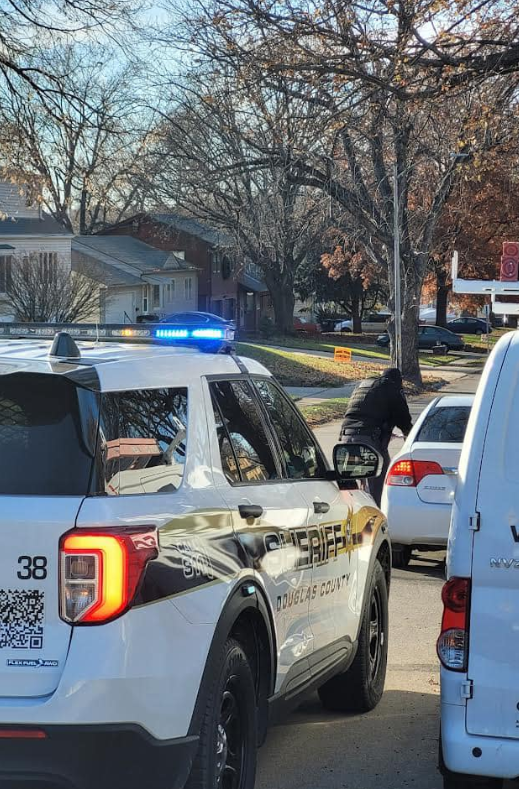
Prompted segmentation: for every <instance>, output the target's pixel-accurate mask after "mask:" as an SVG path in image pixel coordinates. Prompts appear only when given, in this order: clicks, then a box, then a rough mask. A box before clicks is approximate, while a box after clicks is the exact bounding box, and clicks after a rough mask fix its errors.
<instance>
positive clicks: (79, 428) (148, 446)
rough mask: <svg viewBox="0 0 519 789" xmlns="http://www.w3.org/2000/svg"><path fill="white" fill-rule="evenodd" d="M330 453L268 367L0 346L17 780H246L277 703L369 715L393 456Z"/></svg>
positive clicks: (9, 770)
mask: <svg viewBox="0 0 519 789" xmlns="http://www.w3.org/2000/svg"><path fill="white" fill-rule="evenodd" d="M54 329H55V327H51V328H50V329H49V328H47V330H45V329H44V328H43V329H42V328H41V327H37V328H36V329H35V330H34V331H35V332H36V333H37V334H41V335H43V336H45V335H46V334H48V333H49V331H51V330H52V331H53V330H54ZM90 330H91V331H94V332H98V331H99V328H97V327H94V329H89V331H90ZM101 331H102V332H104V334H103V337H104V339H108V335H109V334H111V333H112V334H113V335H114V336H119V337H121V336H122V337H128V338H130V339H131V337H132V334H135V336H136V337H138V338H140V339H142V338H143V337H145V336H146V333H148V334H150V333H154V334H155V336H159V337H160V338H161V339H163V340H164V341H165V342H166V343H168V342H170V343H171V342H173V343H175V342H176V341H177V340H179V341H183V340H185V339H186V338H187V337H188V335H189V336H194V337H196V336H197V335H196V330H195V329H193V328H192V327H190V328H189V329H186V330H185V331H183V333H180V334H179V329H178V327H174V328H171V329H168V327H164V326H162V325H161V326H160V327H157V326H154V327H152V328H150V327H146V326H144V325H139V328H138V329H135V331H134V330H133V329H128V328H123V329H119V330H118V335H117V332H115V333H114V332H112V330H111V329H107V328H103V329H102V330H101ZM218 331H220V330H218ZM0 332H1V333H3V334H4V336H5V335H8V336H18V335H17V329H16V327H14V328H13V326H12V324H10V325H9V328H5V327H4V328H0ZM20 332H22V330H20ZM23 332H27V329H23ZM159 332H161V334H159ZM204 332H205V333H202V334H199V335H198V336H199V337H213V335H211V334H207V331H206V330H204ZM215 332H216V330H215ZM74 333H75V335H76V338H78V337H79V338H80V337H81V336H82V331H81V328H80V327H75V328H74ZM85 336H88V332H87V330H86V329H85ZM214 337H216V333H215V334H214ZM335 455H336V468H337V470H336V471H330V470H329V468H328V466H327V463H326V461H325V459H324V456H323V454H322V451H321V449H320V447H319V446H318V444H317V442H316V441H315V438H314V437H313V435H312V433H311V432H310V430H309V429H308V428H307V426H306V424H305V423H304V421H303V419H302V418H301V416H300V414H299V412H298V411H297V410H296V408H295V407H294V406H293V404H292V402H291V401H290V399H289V398H288V397H287V396H286V395H285V393H284V392H283V390H282V389H281V388H280V387H279V386H278V385H277V383H276V382H275V381H274V380H273V378H272V377H271V375H270V374H269V373H268V371H267V370H266V369H264V368H263V367H262V366H261V365H259V364H257V363H256V362H254V361H251V360H248V359H243V360H241V359H239V358H237V357H236V356H234V355H233V354H216V353H200V352H199V351H197V350H193V349H189V348H181V347H173V348H172V347H159V346H156V345H153V346H149V345H136V344H123V343H118V344H116V345H109V344H99V343H92V342H90V343H87V344H81V343H80V349H78V346H76V344H75V343H74V342H73V341H72V340H71V338H70V336H69V335H67V334H61V335H60V336H58V338H57V340H56V342H55V343H54V345H53V348H52V349H51V353H50V355H49V346H48V344H46V343H44V342H42V341H41V340H38V339H36V340H25V341H23V342H21V343H20V342H13V341H12V340H9V342H2V341H1V339H0V530H1V534H2V551H1V554H0V580H1V587H2V588H1V589H0V650H1V656H2V660H1V662H0V781H2V780H6V781H7V782H8V785H9V786H11V785H16V783H15V782H16V781H17V780H18V779H20V780H21V779H24V780H28V779H30V780H33V781H37V780H47V781H50V782H52V783H53V784H54V783H55V784H59V785H60V786H65V787H74V788H75V789H114V787H117V786H120V787H124V788H125V789H142V788H143V787H150V789H181V787H184V786H186V787H188V788H189V789H230V788H231V787H232V789H252V787H253V786H254V776H255V765H256V746H257V744H258V743H261V742H262V741H263V739H264V737H265V733H266V728H267V723H268V721H269V719H270V718H271V717H272V716H273V715H274V714H275V713H276V712H277V711H278V710H279V709H280V708H282V707H283V706H285V705H287V704H294V703H296V702H297V701H298V700H299V699H300V698H301V696H302V695H303V694H304V693H307V692H308V691H309V690H311V689H313V688H319V692H320V696H321V699H322V701H323V703H324V705H325V706H326V707H328V708H330V709H334V710H350V709H356V710H369V709H372V708H373V707H374V706H375V705H376V704H377V703H378V701H379V699H380V697H381V695H382V691H383V686H384V679H385V672H386V659H387V628H388V620H387V594H388V588H389V580H390V565H391V551H390V544H389V538H388V534H387V527H386V523H385V519H384V516H383V515H382V514H381V513H380V511H379V510H378V509H377V508H376V507H375V506H374V503H373V500H372V499H371V498H370V497H369V496H368V495H367V494H366V493H364V492H362V491H361V490H359V489H358V486H357V483H356V481H355V480H356V479H360V478H363V477H366V476H368V475H372V474H374V473H376V470H377V468H379V466H380V458H379V457H378V455H377V454H376V453H374V452H373V451H372V450H370V449H369V448H368V447H362V446H360V445H358V446H356V447H354V446H351V445H340V446H339V447H337V448H336V453H335Z"/></svg>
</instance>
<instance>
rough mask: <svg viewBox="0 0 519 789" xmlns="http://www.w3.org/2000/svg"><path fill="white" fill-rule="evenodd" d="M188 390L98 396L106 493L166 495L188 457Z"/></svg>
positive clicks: (176, 484) (175, 484)
mask: <svg viewBox="0 0 519 789" xmlns="http://www.w3.org/2000/svg"><path fill="white" fill-rule="evenodd" d="M186 430H187V389H185V388H178V389H142V390H138V391H131V392H114V393H106V394H104V395H102V400H101V422H100V444H101V453H102V466H103V475H102V476H103V480H104V490H102V491H101V492H104V493H107V494H109V495H118V494H120V495H132V494H133V495H136V494H143V493H170V492H173V491H175V490H177V489H178V488H179V487H180V484H181V482H182V477H183V474H184V464H185V461H186Z"/></svg>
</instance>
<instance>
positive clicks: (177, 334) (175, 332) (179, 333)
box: [155, 329, 189, 340]
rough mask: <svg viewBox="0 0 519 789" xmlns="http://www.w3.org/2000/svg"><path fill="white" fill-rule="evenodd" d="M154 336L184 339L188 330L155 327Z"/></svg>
mask: <svg viewBox="0 0 519 789" xmlns="http://www.w3.org/2000/svg"><path fill="white" fill-rule="evenodd" d="M155 337H157V339H160V340H185V339H187V337H189V332H188V330H187V329H157V330H156V332H155Z"/></svg>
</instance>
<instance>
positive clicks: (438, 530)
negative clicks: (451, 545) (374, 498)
mask: <svg viewBox="0 0 519 789" xmlns="http://www.w3.org/2000/svg"><path fill="white" fill-rule="evenodd" d="M382 511H383V512H384V513H385V515H386V517H387V522H388V526H389V534H390V536H391V540H392V542H394V543H402V544H403V545H430V546H437V547H439V548H444V547H445V546H446V545H447V541H448V537H449V526H450V520H451V512H452V508H451V507H450V506H448V505H445V504H426V503H425V502H423V501H422V500H421V499H420V498H419V497H418V495H417V493H416V489H415V488H398V487H396V486H394V487H391V488H389V489H388V488H387V487H385V488H384V493H383V496H382Z"/></svg>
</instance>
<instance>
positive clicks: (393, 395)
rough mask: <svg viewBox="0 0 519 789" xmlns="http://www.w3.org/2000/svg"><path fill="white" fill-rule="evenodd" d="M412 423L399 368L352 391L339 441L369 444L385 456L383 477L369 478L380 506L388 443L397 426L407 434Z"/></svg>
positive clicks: (374, 496)
mask: <svg viewBox="0 0 519 789" xmlns="http://www.w3.org/2000/svg"><path fill="white" fill-rule="evenodd" d="M412 425H413V423H412V419H411V414H410V413H409V406H408V405H407V400H406V398H405V394H404V391H403V388H402V374H401V373H400V370H398V369H397V368H396V367H392V368H390V369H389V370H386V371H385V372H384V373H383V374H382V375H381V376H379V377H378V378H366V380H365V381H362V383H361V384H359V386H357V388H356V389H355V391H354V392H353V394H352V396H351V398H350V402H349V404H348V408H347V410H346V414H345V416H344V421H343V423H342V427H341V434H340V437H339V441H344V442H348V441H350V442H360V443H366V444H368V445H369V446H372V447H373V448H374V449H376V450H378V451H379V452H380V454H381V455H382V457H383V459H384V467H383V471H382V474H381V475H380V477H375V478H373V479H370V480H369V483H368V487H369V492H370V493H371V495H372V496H373V498H374V499H375V501H376V503H377V504H378V506H380V501H381V498H382V490H383V487H384V479H385V477H386V473H387V470H388V468H389V442H390V440H391V435H392V433H393V430H394V428H395V427H398V428H400V430H401V431H402V433H403V434H404V436H407V435H408V433H409V431H410V430H411V427H412Z"/></svg>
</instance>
